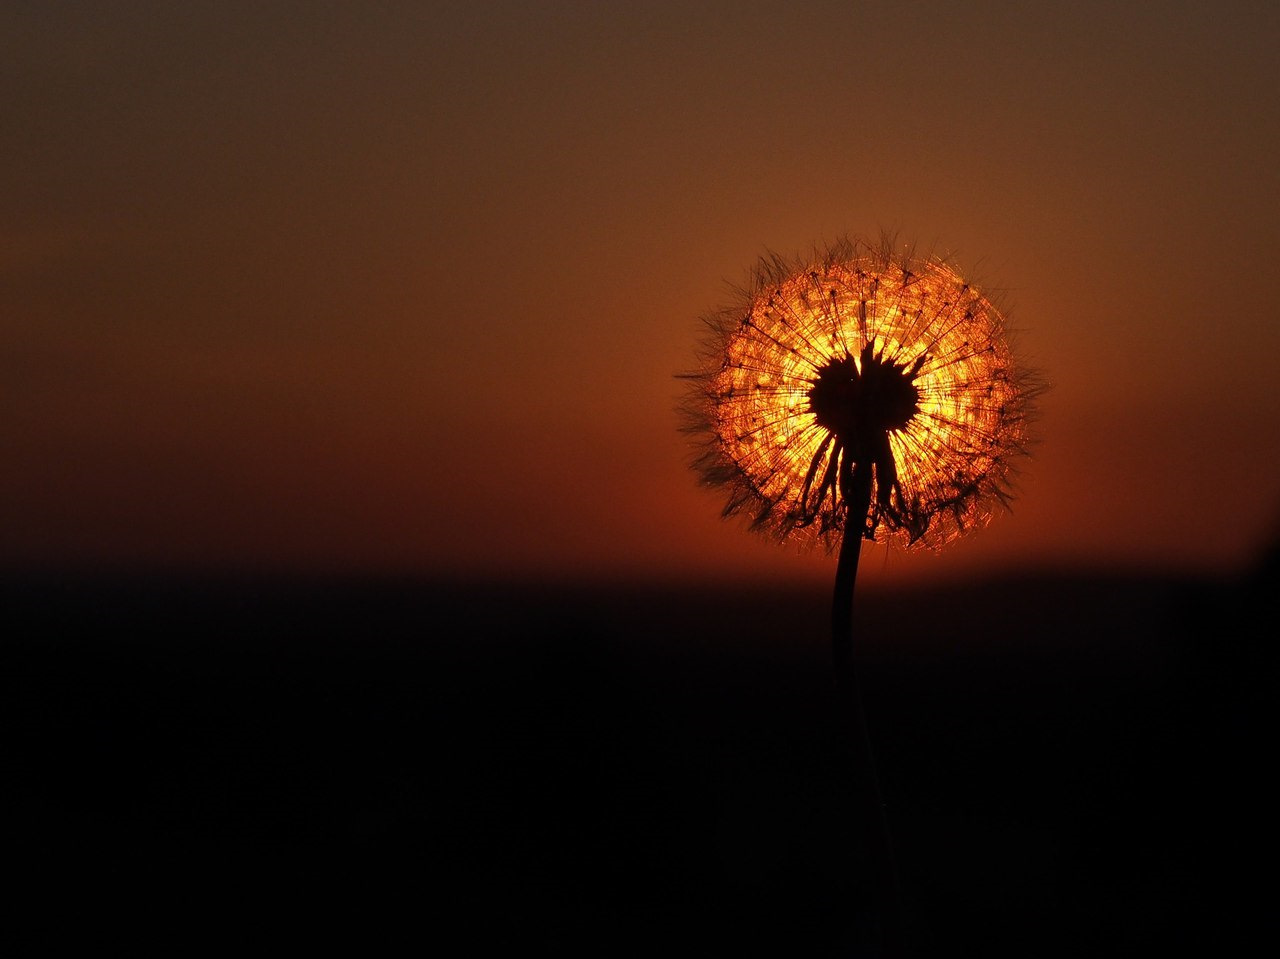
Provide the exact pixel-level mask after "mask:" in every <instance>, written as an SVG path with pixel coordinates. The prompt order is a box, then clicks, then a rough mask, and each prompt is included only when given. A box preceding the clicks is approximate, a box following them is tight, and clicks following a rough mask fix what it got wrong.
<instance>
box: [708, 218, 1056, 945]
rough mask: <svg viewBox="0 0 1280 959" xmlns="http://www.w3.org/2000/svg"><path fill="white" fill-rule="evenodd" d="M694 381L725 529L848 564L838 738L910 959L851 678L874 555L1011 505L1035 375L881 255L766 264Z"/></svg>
mask: <svg viewBox="0 0 1280 959" xmlns="http://www.w3.org/2000/svg"><path fill="white" fill-rule="evenodd" d="M705 319H706V322H707V325H708V327H709V329H710V336H709V338H708V340H707V341H706V343H705V344H704V349H703V353H702V356H701V359H702V367H701V368H700V369H698V370H696V371H694V372H692V373H689V374H686V377H687V378H688V379H689V380H690V381H691V383H692V389H691V390H690V393H689V394H688V396H687V397H686V401H685V404H684V407H683V412H684V414H685V419H686V422H685V428H686V430H687V431H689V432H690V433H692V434H694V435H695V436H696V437H697V438H698V442H699V447H698V450H697V453H696V458H695V461H694V466H695V468H696V469H697V470H698V471H699V473H700V475H701V478H702V481H703V482H704V483H706V484H708V485H710V486H714V487H719V488H721V489H723V490H724V491H725V492H727V494H728V499H727V502H726V504H725V506H724V514H725V515H726V516H745V517H747V518H748V519H749V521H750V525H751V527H752V528H753V529H756V530H760V531H762V532H766V533H768V534H771V535H773V536H776V537H778V538H779V539H782V540H787V541H792V542H796V543H799V544H801V545H802V546H813V545H818V544H820V545H821V546H823V547H825V548H826V549H827V550H828V551H835V550H837V549H838V550H839V559H838V561H837V564H836V575H835V591H834V595H833V599H832V610H831V629H832V650H833V660H834V665H835V678H836V698H837V704H838V708H839V711H840V712H839V716H838V719H839V725H840V729H839V734H840V736H841V739H842V741H843V742H844V743H845V744H846V747H847V748H848V750H849V756H850V759H851V768H852V770H853V773H854V776H855V781H856V782H857V783H858V784H859V785H858V788H857V798H858V800H859V802H860V803H862V806H861V809H860V818H861V820H862V822H863V824H864V826H866V827H867V836H868V852H869V854H870V858H871V860H872V861H874V864H875V867H876V873H877V879H878V883H877V890H878V892H879V893H880V895H881V900H880V903H879V915H880V918H881V929H882V936H883V942H882V944H883V946H884V949H885V953H884V954H885V955H894V956H904V955H907V946H906V938H907V937H906V930H905V927H906V923H905V919H904V917H903V915H902V908H901V899H900V897H899V895H898V885H897V871H896V866H895V864H894V857H893V848H892V842H891V839H890V830H889V823H888V818H887V814H886V810H885V806H884V802H883V800H882V798H881V793H880V786H879V782H878V778H877V775H876V771H875V761H874V758H873V755H872V750H871V741H870V735H869V733H868V728H867V722H866V717H865V715H864V711H863V706H862V697H861V692H860V689H859V684H858V682H857V681H856V675H855V672H854V669H853V656H852V649H853V594H854V582H855V579H856V576H857V569H858V557H859V554H860V551H861V545H862V543H863V542H865V541H877V542H881V543H885V544H888V545H892V546H898V547H903V548H907V549H912V548H933V549H937V548H940V547H942V546H945V545H946V544H947V543H950V542H951V541H953V540H955V539H956V538H957V537H959V536H961V535H962V534H964V533H967V532H969V531H971V530H974V529H978V528H980V527H982V526H984V525H985V524H986V523H987V522H988V521H989V520H990V519H991V517H992V516H993V515H994V513H996V512H997V511H998V510H999V509H1000V508H1002V507H1006V506H1008V505H1009V501H1010V498H1011V495H1012V493H1011V485H1010V484H1011V481H1012V479H1013V478H1014V474H1015V469H1016V463H1017V460H1018V459H1019V458H1020V457H1021V456H1022V455H1023V454H1025V453H1026V451H1027V446H1028V443H1029V440H1030V436H1029V424H1030V422H1031V418H1032V414H1033V411H1034V401H1035V397H1036V396H1037V395H1038V394H1039V392H1040V386H1039V380H1038V378H1037V376H1036V374H1034V373H1032V372H1030V371H1028V370H1026V369H1025V368H1023V367H1022V366H1020V364H1019V363H1018V362H1017V361H1016V359H1015V356H1014V352H1013V349H1012V345H1011V342H1010V336H1009V331H1008V329H1007V327H1006V325H1005V320H1004V317H1003V315H1002V313H1001V311H1000V310H999V309H998V308H997V306H996V305H995V304H994V303H993V302H992V301H991V300H990V299H989V298H988V297H987V296H985V295H984V294H983V293H981V292H980V291H979V290H977V289H975V288H974V287H973V286H972V285H971V284H970V283H969V282H968V281H966V280H965V279H964V277H963V276H961V274H960V273H959V272H958V271H957V270H956V269H955V268H954V267H953V266H951V265H950V264H948V263H947V262H946V261H944V260H942V259H940V258H938V257H933V256H917V255H915V254H914V253H912V252H911V251H909V250H907V251H900V250H898V249H895V247H894V245H893V243H892V242H891V241H890V240H888V239H887V238H886V239H882V240H881V241H880V242H879V243H878V244H872V243H869V242H866V241H864V240H841V241H839V242H837V243H835V244H832V245H831V246H829V247H827V248H826V249H823V250H819V251H817V252H815V253H814V255H813V256H811V257H809V258H808V259H805V260H795V261H789V260H786V259H784V258H781V257H776V256H775V257H771V258H768V259H763V260H761V262H760V263H759V265H758V266H757V268H756V270H755V271H754V272H753V273H752V276H751V280H750V282H749V284H748V285H747V286H746V288H744V289H743V290H741V291H740V294H739V296H738V298H737V300H736V301H735V302H733V303H732V304H730V305H729V306H727V307H725V308H724V309H722V310H719V311H717V312H715V313H712V314H710V315H708V316H707V317H706V318H705Z"/></svg>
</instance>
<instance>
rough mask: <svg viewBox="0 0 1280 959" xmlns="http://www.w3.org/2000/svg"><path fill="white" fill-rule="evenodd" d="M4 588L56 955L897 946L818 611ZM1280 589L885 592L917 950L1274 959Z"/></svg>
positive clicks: (615, 593) (892, 764)
mask: <svg viewBox="0 0 1280 959" xmlns="http://www.w3.org/2000/svg"><path fill="white" fill-rule="evenodd" d="M3 592H4V595H3V599H4V604H5V606H4V608H5V617H6V620H7V622H8V626H7V628H6V630H5V637H4V639H3V662H2V663H0V667H2V672H0V677H2V678H0V681H2V682H3V708H4V716H3V732H2V736H3V742H2V745H3V749H2V751H0V757H2V758H3V766H2V768H3V774H2V775H3V781H2V782H0V786H2V788H3V795H4V807H5V812H4V813H3V816H4V833H3V860H4V871H5V873H6V874H7V876H8V877H9V878H10V879H11V880H16V881H17V883H18V886H19V888H18V891H17V892H16V893H9V894H7V896H6V898H5V900H4V907H5V910H6V912H7V916H6V917H5V922H4V927H5V929H6V934H16V935H20V936H23V937H25V938H26V940H27V942H28V943H33V944H36V945H38V946H40V947H41V951H43V950H45V949H48V950H49V951H53V949H54V947H55V946H57V945H59V944H60V943H64V942H70V941H75V942H76V943H78V944H84V943H86V942H87V943H91V944H96V945H97V946H98V947H99V948H101V949H112V950H116V951H126V952H132V953H136V952H138V951H143V950H145V951H155V952H165V953H169V954H174V955H183V954H189V952H190V951H191V949H192V948H195V947H201V946H215V947H220V948H241V947H252V948H254V949H262V948H271V947H289V948H294V949H297V948H310V947H313V946H315V945H319V944H327V945H332V946H336V947H337V948H339V949H342V950H348V951H350V954H378V953H383V952H389V951H390V948H391V947H393V946H396V947H407V948H410V949H414V950H418V951H424V950H427V949H433V948H435V947H441V949H442V951H443V954H446V955H465V954H471V953H488V952H491V951H499V952H502V953H512V952H515V953H524V952H525V951H526V950H533V949H535V948H540V947H543V946H548V947H550V949H551V950H552V951H553V952H555V953H558V954H560V955H564V954H581V955H598V956H628V955H641V956H666V955H677V954H702V955H750V954H760V955H787V956H828V955H833V956H834V955H842V956H847V955H876V954H878V953H877V951H876V947H875V942H876V939H877V932H876V929H877V922H876V912H875V909H874V907H873V905H872V903H873V902H874V899H873V897H872V896H871V895H870V889H869V883H870V881H871V880H870V879H869V875H868V872H867V870H866V869H864V868H863V867H862V863H863V861H864V857H863V856H862V852H861V849H862V846H861V838H860V837H861V834H860V832H859V829H858V824H857V823H856V822H855V821H853V817H852V816H851V815H850V813H849V810H850V809H851V808H852V806H851V804H850V803H849V802H848V796H847V791H846V781H847V780H846V777H845V775H844V770H843V769H842V767H841V763H840V761H839V758H838V757H839V752H838V750H837V749H836V748H835V737H834V735H833V730H832V720H831V716H832V703H831V683H830V673H829V660H828V649H827V645H826V644H827V637H826V634H825V628H826V613H827V610H826V602H827V597H826V595H825V593H823V592H814V593H803V592H785V591H784V592H778V593H769V592H767V591H762V590H740V591H729V590H721V591H707V592H702V593H695V592H678V591H669V590H668V591H662V590H650V589H641V588H636V589H622V588H619V589H613V590H586V589H584V590H571V589H538V588H534V587H523V588H522V587H512V586H482V585H469V586H456V585H455V586H449V587H446V586H439V585H437V586H432V585H423V584H410V583H401V584H393V583H380V584H379V583H310V584H306V583H281V582H268V581H258V582H249V581H238V582H237V581H224V582H204V583H190V582H187V583H180V582H167V583H165V582H159V581H116V582H111V581H105V580H98V581H93V582H86V581H83V580H60V579H57V578H52V577H46V578H43V579H31V578H27V579H23V578H17V579H11V580H10V581H9V583H8V585H7V586H6V587H5V588H4V591H3ZM1274 597H1275V578H1274V575H1273V574H1271V573H1265V574H1260V575H1259V576H1257V577H1254V578H1250V579H1248V580H1245V581H1241V582H1232V583H1206V582H1167V581H1146V580H1132V579H1130V580H1113V579H1105V578H1092V579H1091V578H1076V579H1046V578H1027V579H1024V580H1019V581H1002V582H993V583H987V584H983V585H982V586H979V587H973V588H969V589H959V588H952V589H945V590H937V591H933V592H916V593H910V594H905V593H904V594H897V595H886V596H879V595H870V596H860V597H859V604H860V605H859V610H858V622H859V625H860V627H861V629H862V630H863V636H864V641H863V642H862V645H861V653H862V677H863V684H864V687H865V691H866V696H867V705H868V711H869V715H870V721H871V725H872V729H873V736H874V741H875V747H876V750H877V755H878V764H879V768H880V775H881V779H882V782H883V785H884V789H885V792H886V798H887V801H888V804H889V809H890V814H891V817H892V826H893V834H894V841H895V852H896V857H897V862H898V867H899V871H900V873H901V878H902V888H903V895H904V900H905V903H906V907H907V911H908V914H909V917H910V928H911V931H912V934H913V937H914V940H915V944H916V947H917V950H916V952H917V955H920V956H962V955H973V956H1005V955H1007V956H1026V957H1051V956H1072V957H1075V956H1086V955H1087V956H1099V955H1116V956H1139V955H1156V954H1159V952H1160V951H1161V950H1165V949H1170V948H1172V947H1175V946H1176V947H1179V948H1180V949H1186V948H1188V947H1189V948H1191V949H1193V950H1200V951H1201V954H1204V955H1214V956H1219V955H1233V954H1243V950H1240V951H1237V947H1241V946H1243V944H1244V943H1245V942H1246V941H1247V940H1248V938H1249V937H1250V936H1252V935H1254V934H1256V933H1258V932H1259V930H1260V929H1261V928H1262V926H1261V925H1260V922H1259V917H1263V916H1267V915H1268V914H1269V913H1270V911H1271V902H1270V893H1269V880H1267V879H1266V876H1265V873H1264V874H1263V876H1262V877H1261V878H1257V877H1255V874H1254V868H1255V866H1256V865H1258V863H1259V861H1262V862H1263V863H1264V864H1265V863H1269V862H1270V861H1271V854H1272V851H1273V850H1272V847H1271V838H1270V833H1269V826H1268V830H1266V831H1264V829H1263V823H1264V821H1265V822H1268V823H1269V820H1270V817H1271V804H1272V797H1271V796H1270V795H1269V794H1264V792H1263V789H1262V782H1263V775H1262V774H1263V773H1264V772H1266V767H1268V766H1270V764H1271V760H1272V751H1273V747H1272V745H1271V741H1270V738H1269V735H1268V734H1264V733H1262V730H1263V729H1264V728H1265V723H1264V719H1269V717H1270V712H1271V709H1270V699H1271V689H1270V684H1271V680H1272V678H1273V676H1274V673H1273V672H1272V669H1271V666H1270V663H1271V657H1270V653H1269V651H1268V650H1266V648H1265V647H1264V646H1263V643H1264V640H1265V638H1266V637H1268V636H1270V634H1271V633H1272V632H1273V630H1274V625H1275V623H1274V613H1275V599H1274ZM1255 617H1256V619H1255ZM1272 931H1274V930H1272ZM355 950H360V952H359V953H355ZM10 954H15V955H16V954H20V953H10Z"/></svg>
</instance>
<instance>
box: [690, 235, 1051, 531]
mask: <svg viewBox="0 0 1280 959" xmlns="http://www.w3.org/2000/svg"><path fill="white" fill-rule="evenodd" d="M705 319H706V322H707V324H708V326H709V328H710V330H711V337H710V338H709V340H708V343H707V344H706V350H705V352H704V354H703V360H704V366H703V368H702V369H701V370H699V371H698V372H696V373H693V374H690V375H689V378H690V379H692V380H693V381H694V384H695V387H694V389H693V391H692V392H691V395H690V396H689V398H688V400H687V402H686V404H685V407H684V412H685V414H686V419H687V429H688V430H689V431H690V432H693V433H695V434H698V435H699V436H700V437H701V438H702V440H703V446H702V449H701V450H700V452H699V454H698V457H697V460H696V462H695V464H694V465H695V468H696V469H697V470H698V471H699V472H700V473H701V475H702V478H703V481H704V482H705V483H707V484H708V485H712V486H720V487H723V488H725V489H726V490H727V491H728V494H729V497H728V502H727V504H726V505H725V507H724V513H725V515H726V516H737V515H745V516H748V517H749V519H750V525H751V527H752V528H754V529H757V530H760V531H762V532H766V533H770V534H772V535H774V536H776V537H778V538H779V539H783V540H790V541H794V542H796V543H798V544H799V545H801V546H807V545H813V544H815V543H818V544H821V545H822V546H824V547H825V548H826V549H827V550H828V551H829V552H832V551H834V550H835V549H837V548H838V547H839V546H840V544H841V543H842V542H843V539H844V534H845V532H846V530H847V529H848V528H849V527H850V526H852V530H853V532H854V534H855V537H860V538H863V539H867V540H876V541H879V542H881V543H884V544H887V545H892V546H900V547H905V548H920V547H924V548H932V549H938V548H940V547H942V546H945V545H946V544H947V543H950V542H951V541H953V540H954V539H956V538H957V537H959V536H960V535H962V534H963V533H966V532H968V531H970V530H974V529H978V528H980V527H982V526H984V525H986V523H987V522H988V521H989V520H990V519H991V517H992V516H993V515H994V514H995V513H996V512H997V511H998V510H999V508H1001V507H1006V506H1008V504H1009V501H1010V497H1011V485H1010V484H1011V481H1012V479H1013V478H1014V471H1015V464H1016V460H1017V459H1018V457H1019V456H1021V455H1022V454H1023V453H1025V452H1026V448H1027V444H1028V440H1029V436H1028V425H1029V422H1030V414H1031V412H1032V399H1033V397H1034V395H1035V394H1036V392H1037V390H1036V388H1035V386H1034V382H1033V381H1034V377H1033V375H1032V374H1030V373H1028V372H1027V371H1025V370H1023V369H1021V368H1020V367H1019V366H1018V365H1017V364H1016V363H1015V361H1014V357H1013V353H1012V350H1011V346H1010V342H1009V336H1008V331H1007V330H1006V327H1005V322H1004V318H1003V316H1002V315H1001V313H1000V311H999V310H998V309H997V307H996V306H995V305H994V304H993V303H992V302H991V301H990V300H989V299H987V298H986V297H985V296H984V295H983V294H982V293H981V292H979V291H978V290H976V289H975V288H974V287H973V286H971V285H970V284H969V283H968V282H966V281H965V280H964V279H963V278H962V277H961V276H960V274H959V273H958V272H956V270H955V269H954V268H953V267H951V266H950V265H948V264H947V263H946V262H944V261H943V260H941V259H938V258H935V257H918V256H915V255H913V254H911V253H910V252H905V253H898V252H895V251H894V250H893V248H892V246H891V244H890V243H889V241H887V240H883V241H881V243H880V244H879V245H872V244H870V243H868V242H866V241H861V240H842V241H839V242H837V243H835V244H833V245H832V246H830V247H829V248H827V249H826V250H823V251H820V252H818V253H817V254H816V255H815V256H814V257H813V258H812V259H810V260H809V261H808V262H802V261H797V262H789V261H787V260H785V259H782V258H779V257H772V258H770V259H765V260H762V261H761V262H760V264H759V266H758V267H757V269H756V270H755V271H754V273H753V275H752V277H751V282H750V284H749V286H748V287H747V288H746V289H745V290H743V291H741V296H740V300H739V302H736V303H734V304H733V305H732V306H729V307H727V308H725V309H723V310H720V311H718V312H716V313H713V314H710V315H709V316H707V317H706V318H705ZM863 500H866V501H867V502H866V503H865V505H864V503H863Z"/></svg>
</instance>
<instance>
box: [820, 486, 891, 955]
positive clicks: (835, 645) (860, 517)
mask: <svg viewBox="0 0 1280 959" xmlns="http://www.w3.org/2000/svg"><path fill="white" fill-rule="evenodd" d="M847 479H848V482H847V483H845V484H843V485H844V491H845V504H846V507H847V509H848V515H847V517H846V522H845V531H844V536H843V538H842V539H841V542H840V555H839V559H838V560H837V563H836V582H835V591H834V595H833V597H832V603H831V648H832V657H833V665H834V668H835V683H836V700H837V708H838V710H839V713H838V716H839V719H840V725H841V728H840V730H839V734H840V737H841V739H842V741H843V742H844V744H845V748H846V752H847V753H848V756H849V760H850V763H851V767H852V772H853V781H854V783H855V788H856V790H857V795H856V797H855V801H856V802H857V804H858V811H859V813H860V821H861V825H862V826H863V832H864V833H865V836H866V842H867V848H868V852H869V855H870V857H871V866H872V869H873V879H874V882H875V888H876V893H877V896H878V898H879V902H878V903H877V905H878V907H879V914H880V921H881V932H882V935H883V940H884V941H883V945H884V950H885V952H884V954H885V955H886V956H892V957H904V956H906V955H907V954H908V952H907V945H906V929H905V919H904V913H903V907H902V897H901V892H900V888H899V883H898V870H897V865H896V861H895V858H894V854H893V839H892V835H891V832H890V829H889V818H888V812H887V810H886V809H885V804H884V798H883V796H882V794H881V791H880V778H879V775H878V774H877V772H876V763H875V755H874V752H873V751H872V748H871V733H870V730H869V728H868V726H867V717H866V709H865V707H864V705H863V699H862V689H861V684H860V683H859V681H858V671H857V669H856V668H855V665H854V660H853V597H854V586H855V584H856V581H857V578H858V558H859V556H860V555H861V553H862V538H863V526H864V522H865V518H866V516H867V514H868V511H869V510H870V509H871V465H870V464H869V463H868V464H865V465H864V464H862V463H859V464H857V465H855V466H854V467H853V470H852V475H851V476H849V477H848V478H847Z"/></svg>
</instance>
